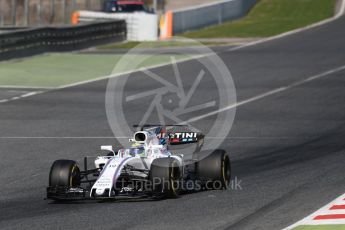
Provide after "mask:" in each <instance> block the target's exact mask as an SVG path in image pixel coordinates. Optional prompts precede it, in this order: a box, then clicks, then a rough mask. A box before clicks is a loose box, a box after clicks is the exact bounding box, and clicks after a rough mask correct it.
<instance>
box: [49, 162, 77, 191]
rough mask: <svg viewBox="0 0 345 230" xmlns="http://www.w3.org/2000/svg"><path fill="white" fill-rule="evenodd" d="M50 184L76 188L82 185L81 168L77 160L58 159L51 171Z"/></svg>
mask: <svg viewBox="0 0 345 230" xmlns="http://www.w3.org/2000/svg"><path fill="white" fill-rule="evenodd" d="M49 186H50V187H57V186H64V187H68V188H75V187H79V186H80V170H79V167H78V165H77V163H76V162H75V161H71V160H57V161H55V162H54V163H53V165H52V167H51V168H50V173H49Z"/></svg>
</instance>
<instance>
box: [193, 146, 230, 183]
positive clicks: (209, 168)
mask: <svg viewBox="0 0 345 230" xmlns="http://www.w3.org/2000/svg"><path fill="white" fill-rule="evenodd" d="M196 174H197V178H198V179H199V180H201V181H202V182H204V183H203V185H204V186H205V188H206V189H226V188H228V187H229V184H230V178H231V165H230V157H229V156H228V154H227V153H226V152H225V151H224V150H215V151H214V152H212V153H211V154H210V155H209V156H207V157H205V158H204V159H202V160H200V161H199V162H197V163H196Z"/></svg>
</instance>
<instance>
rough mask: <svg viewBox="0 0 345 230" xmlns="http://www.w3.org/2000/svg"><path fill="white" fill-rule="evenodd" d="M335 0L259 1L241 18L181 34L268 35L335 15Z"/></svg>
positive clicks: (186, 35)
mask: <svg viewBox="0 0 345 230" xmlns="http://www.w3.org/2000/svg"><path fill="white" fill-rule="evenodd" d="M335 3H336V0H260V1H259V2H258V3H257V4H256V5H255V6H254V8H253V9H252V10H251V11H250V12H249V14H248V15H247V16H246V17H245V18H243V19H240V20H237V21H230V22H227V23H224V24H221V25H217V26H211V27H208V28H205V29H201V30H197V31H191V32H187V33H184V34H182V36H185V37H190V38H225V37H267V36H272V35H277V34H280V33H283V32H286V31H290V30H293V29H296V28H300V27H304V26H307V25H310V24H312V23H315V22H318V21H321V20H324V19H326V18H329V17H332V16H333V15H334V10H335Z"/></svg>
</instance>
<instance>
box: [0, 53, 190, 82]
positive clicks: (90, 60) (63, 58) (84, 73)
mask: <svg viewBox="0 0 345 230" xmlns="http://www.w3.org/2000/svg"><path fill="white" fill-rule="evenodd" d="M122 56H123V55H113V54H111V55H110V54H109V55H108V54H106V55H105V54H76V53H61V54H58V53H51V54H47V55H39V56H35V57H30V58H25V59H21V60H15V61H9V62H0V86H4V85H5V86H21V87H42V88H44V87H53V88H54V87H60V86H64V85H68V84H73V83H77V82H81V81H87V80H92V79H96V78H99V77H102V76H107V75H110V74H116V73H115V72H112V71H113V68H114V67H115V65H116V63H117V62H118V61H119V60H120V59H121V58H122ZM136 57H137V56H136V55H133V58H136ZM137 58H139V57H137ZM182 58H187V56H183V55H180V56H176V60H180V59H182ZM140 60H144V61H143V62H142V63H141V64H140V66H137V67H133V66H131V65H128V66H126V67H125V68H122V69H121V72H125V71H130V70H135V69H139V68H142V67H149V66H153V65H158V64H164V63H169V62H170V61H171V60H170V56H169V55H153V56H152V55H147V56H146V55H141V56H140Z"/></svg>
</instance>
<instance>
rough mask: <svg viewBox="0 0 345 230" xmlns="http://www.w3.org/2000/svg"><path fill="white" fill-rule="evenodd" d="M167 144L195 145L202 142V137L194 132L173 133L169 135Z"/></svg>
mask: <svg viewBox="0 0 345 230" xmlns="http://www.w3.org/2000/svg"><path fill="white" fill-rule="evenodd" d="M168 135H169V143H170V144H171V145H180V144H189V143H197V142H200V141H203V139H204V135H203V134H201V133H196V132H174V133H169V134H168Z"/></svg>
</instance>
